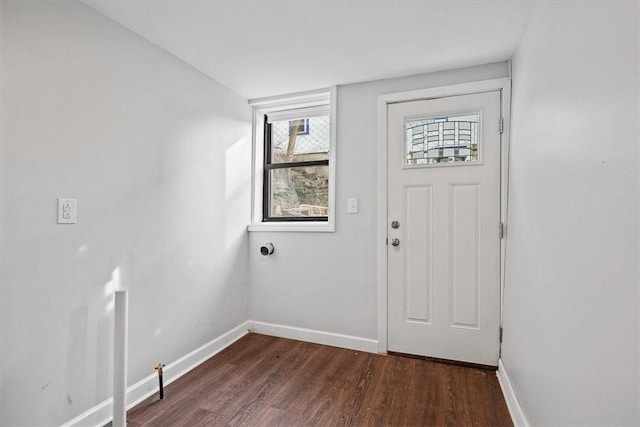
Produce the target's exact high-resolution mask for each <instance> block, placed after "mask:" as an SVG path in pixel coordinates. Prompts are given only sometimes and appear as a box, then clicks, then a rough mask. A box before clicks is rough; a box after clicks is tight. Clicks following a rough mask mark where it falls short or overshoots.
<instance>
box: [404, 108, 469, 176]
mask: <svg viewBox="0 0 640 427" xmlns="http://www.w3.org/2000/svg"><path fill="white" fill-rule="evenodd" d="M479 118H480V113H469V114H461V115H456V116H446V117H429V118H422V119H412V120H406V121H405V155H406V156H405V164H406V165H409V166H413V165H435V164H441V163H462V162H478V161H479V160H480V140H479V136H478V121H479Z"/></svg>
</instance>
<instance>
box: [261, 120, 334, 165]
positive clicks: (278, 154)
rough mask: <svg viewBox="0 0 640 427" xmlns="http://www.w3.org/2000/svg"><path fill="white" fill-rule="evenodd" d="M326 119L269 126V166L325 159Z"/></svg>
mask: <svg viewBox="0 0 640 427" xmlns="http://www.w3.org/2000/svg"><path fill="white" fill-rule="evenodd" d="M330 136H331V127H330V125H329V116H317V117H308V118H303V119H296V120H280V121H274V122H272V123H271V163H289V162H307V161H313V160H327V159H329V141H330Z"/></svg>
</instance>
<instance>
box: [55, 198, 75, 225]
mask: <svg viewBox="0 0 640 427" xmlns="http://www.w3.org/2000/svg"><path fill="white" fill-rule="evenodd" d="M77 206H78V202H77V201H76V199H63V198H59V199H58V224H75V223H76V207H77Z"/></svg>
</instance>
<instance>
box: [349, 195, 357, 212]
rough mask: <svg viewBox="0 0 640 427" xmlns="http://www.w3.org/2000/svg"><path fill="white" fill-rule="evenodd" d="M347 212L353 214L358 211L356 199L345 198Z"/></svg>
mask: <svg viewBox="0 0 640 427" xmlns="http://www.w3.org/2000/svg"><path fill="white" fill-rule="evenodd" d="M347 213H350V214H355V213H358V199H357V198H353V199H347Z"/></svg>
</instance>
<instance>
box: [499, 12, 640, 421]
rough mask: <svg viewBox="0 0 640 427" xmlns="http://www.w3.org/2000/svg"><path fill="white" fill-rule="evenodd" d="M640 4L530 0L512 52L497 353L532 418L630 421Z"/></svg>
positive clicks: (634, 401) (638, 400) (636, 401)
mask: <svg viewBox="0 0 640 427" xmlns="http://www.w3.org/2000/svg"><path fill="white" fill-rule="evenodd" d="M638 36H639V34H638V3H636V2H615V3H614V2H580V3H578V2H540V3H539V4H538V5H537V8H536V10H535V12H534V14H533V16H532V19H531V23H530V25H529V28H528V30H527V32H526V34H525V36H524V39H523V40H522V42H521V44H520V46H519V48H518V50H517V53H516V55H515V57H514V59H513V82H514V87H513V104H512V111H513V128H512V131H513V133H512V152H511V192H510V195H511V199H510V207H509V223H508V232H507V245H508V249H507V250H508V255H507V275H506V289H505V304H504V305H505V317H504V344H503V353H502V359H503V362H504V365H505V366H506V371H507V372H508V374H509V376H510V379H511V381H512V383H513V386H514V389H515V392H516V394H517V397H518V399H519V401H520V404H521V406H522V408H523V410H524V413H525V415H526V416H527V417H528V418H529V421H530V422H531V423H532V424H534V425H638V424H639V423H640V417H639V413H638V411H639V408H640V395H639V389H638V387H639V385H638V383H639V373H640V371H639V365H638V363H639V362H638V361H639V354H638V347H639V342H638V337H639V330H638V320H639V319H638V312H639V306H638V297H639V295H638V283H639V282H638V279H639V278H638V201H639V197H638V145H639V137H640V133H639V130H638V126H639V121H638V119H639V117H638V113H639V110H638V105H639V101H640V98H639V96H638V90H639V73H638V72H639V69H638V56H639V44H638V38H639V37H638Z"/></svg>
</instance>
